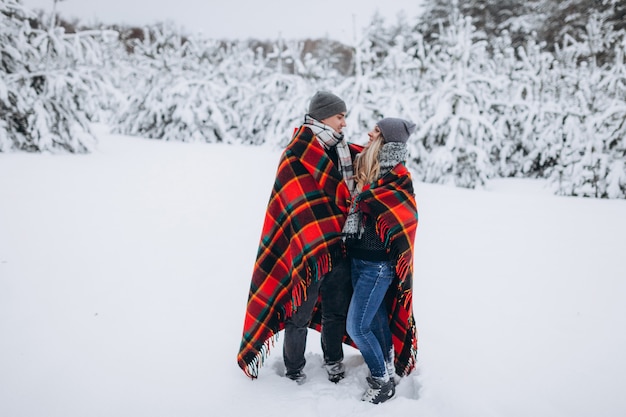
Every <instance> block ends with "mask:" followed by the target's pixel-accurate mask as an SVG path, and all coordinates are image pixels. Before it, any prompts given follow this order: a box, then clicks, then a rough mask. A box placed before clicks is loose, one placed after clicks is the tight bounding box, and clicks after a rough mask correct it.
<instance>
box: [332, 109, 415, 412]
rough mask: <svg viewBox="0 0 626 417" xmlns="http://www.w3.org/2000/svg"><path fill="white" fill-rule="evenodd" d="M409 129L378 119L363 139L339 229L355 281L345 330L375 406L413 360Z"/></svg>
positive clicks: (391, 392)
mask: <svg viewBox="0 0 626 417" xmlns="http://www.w3.org/2000/svg"><path fill="white" fill-rule="evenodd" d="M414 130H415V124H413V123H411V122H409V121H407V120H403V119H398V118H384V119H382V120H381V121H379V122H378V123H377V124H376V126H375V127H374V129H373V130H372V131H371V132H369V133H368V136H369V138H370V140H369V143H368V144H367V146H366V147H365V149H364V150H363V152H362V153H361V154H359V156H358V157H357V159H356V164H355V181H356V190H357V191H356V192H357V194H356V195H355V198H354V200H353V203H352V205H351V208H350V212H349V215H348V219H347V221H346V224H345V226H344V229H343V235H344V239H345V240H346V246H347V249H348V255H349V256H350V258H351V263H352V284H353V287H354V292H353V295H352V299H351V301H350V307H349V309H348V318H347V331H348V334H349V335H350V337H351V338H352V340H353V341H354V343H355V345H356V346H357V347H358V348H359V350H360V351H361V354H362V355H363V359H364V360H365V362H366V364H367V366H368V367H369V371H370V376H368V377H367V383H368V386H369V388H368V389H367V390H366V391H365V393H364V394H363V396H362V400H363V401H368V402H371V403H374V404H378V403H382V402H384V401H386V400H388V399H390V398H392V397H393V396H394V394H395V381H394V379H393V374H394V373H395V371H396V370H397V371H398V374H400V375H406V374H408V373H409V372H410V371H411V370H412V369H413V367H414V365H415V360H416V353H417V335H416V330H415V324H414V320H413V313H412V270H413V242H414V240H415V230H416V229H417V207H416V204H415V197H414V194H413V182H412V179H411V174H410V173H409V171H408V169H407V168H406V166H405V162H406V160H407V157H408V150H407V146H406V142H407V140H408V138H409V136H410V135H411V134H412V133H413V131H414ZM390 326H391V327H390ZM394 348H395V349H394ZM395 352H397V354H396V353H395ZM394 360H395V363H394Z"/></svg>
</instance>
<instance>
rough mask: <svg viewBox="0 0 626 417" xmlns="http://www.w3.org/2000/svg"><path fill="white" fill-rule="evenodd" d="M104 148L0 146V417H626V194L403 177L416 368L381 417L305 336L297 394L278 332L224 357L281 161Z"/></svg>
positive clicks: (355, 375)
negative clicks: (410, 183) (18, 149)
mask: <svg viewBox="0 0 626 417" xmlns="http://www.w3.org/2000/svg"><path fill="white" fill-rule="evenodd" d="M98 135H99V138H100V144H99V147H98V149H97V150H96V151H95V152H94V153H92V154H90V155H78V156H77V155H61V156H52V155H27V154H0V416H2V417H26V416H28V417H92V416H102V417H138V416H146V417H147V416H149V417H159V416H163V417H174V416H175V417H195V416H244V415H249V416H259V417H261V416H281V415H295V416H298V417H305V416H323V417H336V416H353V415H361V416H381V417H382V416H390V415H396V416H430V417H438V416H441V417H473V416H476V417H486V416H494V417H496V416H497V417H500V416H502V417H529V416H532V417H543V416H545V417H559V416H562V417H589V416H602V417H613V416H614V417H618V416H619V417H622V416H624V415H626V399H624V395H623V389H624V387H625V386H626V357H625V356H624V352H626V331H625V330H626V302H625V300H626V267H625V266H624V265H625V264H624V254H625V249H626V240H625V237H626V201H623V200H622V201H607V200H592V199H576V198H564V197H556V196H553V195H551V194H550V192H549V191H547V190H546V189H544V188H543V184H542V183H539V182H534V181H523V180H522V181H520V180H500V181H494V182H492V183H490V184H489V186H488V187H487V189H486V190H480V191H471V190H463V189H456V188H451V187H444V186H436V185H430V184H422V183H416V194H417V201H418V205H419V209H420V226H419V227H418V233H417V238H416V257H415V258H416V264H415V270H416V276H415V288H414V302H415V315H416V320H417V325H418V330H419V347H420V350H419V360H418V367H417V369H416V371H415V372H414V373H413V374H411V376H409V377H406V378H404V380H403V381H402V382H401V383H400V385H399V387H398V395H397V398H396V399H394V400H393V401H390V402H388V403H385V404H382V405H378V406H375V405H371V404H365V403H362V402H361V401H359V396H360V394H361V392H362V391H363V390H364V389H365V375H366V374H367V367H366V366H365V365H364V363H363V360H362V358H361V357H360V355H359V352H358V351H357V350H355V349H352V348H349V347H346V357H347V358H346V363H347V368H348V374H347V378H346V379H345V380H343V381H341V382H340V383H339V384H337V385H334V384H332V383H330V382H328V381H327V380H326V378H325V375H324V372H323V370H322V369H321V367H320V365H321V361H322V359H321V349H320V347H319V335H318V334H317V333H316V332H314V331H311V332H310V340H309V346H308V352H309V353H308V356H307V358H308V363H307V367H306V369H305V371H306V372H307V374H308V375H309V379H308V381H307V383H306V384H304V385H302V386H298V385H296V384H294V383H293V382H292V381H289V380H286V379H285V378H284V377H282V376H281V373H282V370H283V365H282V351H281V348H282V345H281V344H282V337H281V338H279V340H278V342H277V344H276V345H275V346H274V348H273V349H272V350H271V352H270V356H269V359H268V361H267V362H266V364H265V366H264V367H263V368H262V369H261V373H260V377H259V379H258V380H255V381H250V380H249V379H247V378H246V377H245V375H244V374H243V372H241V370H240V369H239V368H238V366H237V364H236V360H235V358H236V354H237V350H238V347H239V342H240V336H241V330H242V325H243V315H244V310H245V304H246V298H247V293H248V286H249V282H250V275H251V269H252V265H253V263H254V258H255V254H256V249H257V243H258V238H259V233H260V230H261V223H262V219H263V214H264V210H265V205H266V203H267V199H268V196H269V191H270V188H271V184H272V181H273V176H274V173H275V169H276V162H277V160H278V157H279V151H278V150H276V149H270V148H252V147H243V146H225V145H207V144H183V143H165V142H159V141H150V140H146V139H140V138H129V137H123V136H116V135H110V134H108V133H107V131H106V130H105V129H103V128H102V127H100V129H99V133H98ZM281 336H282V335H281Z"/></svg>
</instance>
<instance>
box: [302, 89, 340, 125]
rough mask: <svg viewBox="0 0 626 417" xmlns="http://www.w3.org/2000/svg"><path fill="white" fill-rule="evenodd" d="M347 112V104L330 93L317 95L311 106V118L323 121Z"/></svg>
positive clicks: (318, 93) (320, 92) (323, 92)
mask: <svg viewBox="0 0 626 417" xmlns="http://www.w3.org/2000/svg"><path fill="white" fill-rule="evenodd" d="M345 111H346V103H345V102H344V101H343V100H342V99H340V98H339V97H337V96H336V95H334V94H333V93H329V92H328V91H318V92H317V93H315V95H314V96H313V98H312V99H311V103H310V104H309V116H311V117H312V118H314V119H315V120H318V121H321V120H324V119H326V118H328V117H330V116H334V115H336V114H339V113H343V112H345Z"/></svg>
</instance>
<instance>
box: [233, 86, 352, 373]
mask: <svg viewBox="0 0 626 417" xmlns="http://www.w3.org/2000/svg"><path fill="white" fill-rule="evenodd" d="M345 126H346V104H345V102H344V101H343V100H342V99H340V98H339V97H337V96H336V95H334V94H332V93H329V92H326V91H319V92H317V93H316V94H315V95H314V96H313V98H312V99H311V101H310V104H309V111H308V114H307V115H305V121H304V124H303V125H302V126H300V127H299V128H298V129H297V130H296V131H295V133H294V135H293V137H292V140H291V142H290V143H289V144H288V145H287V147H286V148H285V150H284V151H283V154H282V156H281V159H280V162H279V166H278V170H277V174H276V179H275V182H274V187H273V189H272V193H271V196H270V201H269V203H268V206H267V211H266V214H265V221H264V224H263V230H262V233H261V241H260V244H259V250H258V253H257V259H256V262H255V265H254V270H253V274H252V282H251V286H250V292H249V296H248V304H247V308H246V316H245V320H244V329H243V337H242V341H241V347H240V350H239V354H238V356H237V361H238V364H239V366H240V367H241V368H242V369H243V371H244V372H245V373H246V375H248V376H249V377H251V378H256V377H257V376H258V371H259V368H260V367H261V365H262V364H263V361H264V359H265V357H266V356H267V354H268V352H269V348H270V345H271V344H272V341H273V339H274V338H275V337H276V336H277V334H278V332H279V331H280V330H283V329H284V330H285V334H284V346H283V356H284V362H285V375H286V376H287V377H288V378H290V379H292V380H294V381H296V382H298V383H299V384H301V383H303V382H304V381H305V379H306V375H305V374H304V372H303V369H304V365H305V362H306V361H305V357H304V353H305V349H306V337H307V331H308V327H312V328H314V329H316V330H319V331H321V340H322V350H323V353H324V366H325V368H326V370H327V372H328V378H329V380H331V381H332V382H338V381H339V380H341V379H342V378H343V376H344V366H343V363H342V360H343V346H342V343H344V342H346V343H350V341H349V338H348V336H347V333H346V328H345V327H346V315H347V310H348V305H349V303H350V298H351V295H352V286H351V276H350V265H349V262H348V261H347V259H346V257H345V248H344V246H343V241H342V238H341V231H342V228H343V225H344V222H345V219H346V216H347V213H348V208H349V205H350V200H351V196H352V193H353V192H354V179H353V170H352V159H353V157H354V155H356V153H358V152H359V151H360V150H361V149H362V148H361V147H359V146H356V145H352V144H348V143H347V142H346V141H345V140H344V138H343V133H342V131H343V128H344V127H345ZM320 300H321V303H320Z"/></svg>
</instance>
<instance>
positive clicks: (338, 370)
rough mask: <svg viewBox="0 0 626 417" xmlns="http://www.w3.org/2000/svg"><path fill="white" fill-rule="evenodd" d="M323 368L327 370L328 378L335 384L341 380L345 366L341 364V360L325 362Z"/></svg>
mask: <svg viewBox="0 0 626 417" xmlns="http://www.w3.org/2000/svg"><path fill="white" fill-rule="evenodd" d="M324 368H326V372H328V380H329V381H330V382H334V383H335V384H336V383H337V382H339V381H341V380H342V379H343V378H344V376H345V375H346V368H345V366H343V362H335V363H325V364H324Z"/></svg>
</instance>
